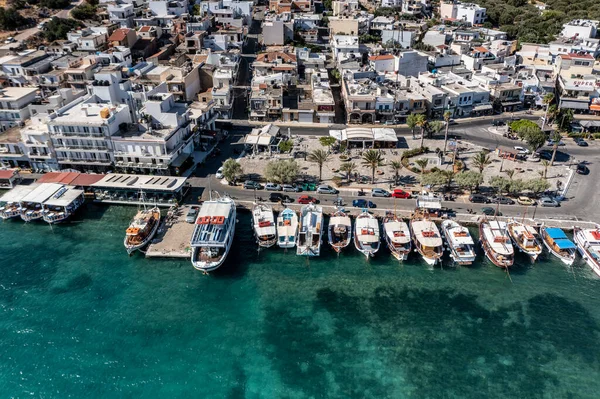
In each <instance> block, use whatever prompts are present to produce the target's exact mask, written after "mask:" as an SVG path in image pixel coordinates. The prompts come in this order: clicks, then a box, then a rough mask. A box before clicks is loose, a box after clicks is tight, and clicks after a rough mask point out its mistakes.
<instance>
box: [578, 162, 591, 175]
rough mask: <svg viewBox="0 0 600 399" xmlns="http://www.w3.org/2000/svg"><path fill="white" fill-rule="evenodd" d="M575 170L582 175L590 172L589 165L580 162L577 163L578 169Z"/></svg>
mask: <svg viewBox="0 0 600 399" xmlns="http://www.w3.org/2000/svg"><path fill="white" fill-rule="evenodd" d="M575 172H577V173H579V174H580V175H587V174H588V173H590V170H589V169H588V167H587V166H585V165H584V164H582V163H580V164H579V165H577V169H576V170H575Z"/></svg>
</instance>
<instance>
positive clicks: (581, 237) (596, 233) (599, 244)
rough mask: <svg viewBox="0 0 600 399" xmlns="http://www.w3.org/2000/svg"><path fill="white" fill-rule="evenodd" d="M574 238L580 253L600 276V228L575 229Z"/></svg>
mask: <svg viewBox="0 0 600 399" xmlns="http://www.w3.org/2000/svg"><path fill="white" fill-rule="evenodd" d="M573 240H575V244H577V250H578V251H579V254H580V255H581V257H582V258H583V260H584V261H585V263H587V264H588V265H589V266H590V267H591V268H592V270H593V271H594V273H596V274H597V275H598V276H600V229H598V228H596V229H581V228H579V227H575V228H574V229H573Z"/></svg>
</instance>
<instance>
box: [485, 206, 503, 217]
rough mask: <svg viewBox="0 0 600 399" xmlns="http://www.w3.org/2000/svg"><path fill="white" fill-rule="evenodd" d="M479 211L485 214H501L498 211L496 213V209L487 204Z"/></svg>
mask: <svg viewBox="0 0 600 399" xmlns="http://www.w3.org/2000/svg"><path fill="white" fill-rule="evenodd" d="M481 212H482V213H483V214H484V215H486V216H502V212H500V211H498V213H496V210H495V209H494V208H490V207H489V206H486V207H483V208H481Z"/></svg>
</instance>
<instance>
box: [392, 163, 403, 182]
mask: <svg viewBox="0 0 600 399" xmlns="http://www.w3.org/2000/svg"><path fill="white" fill-rule="evenodd" d="M390 169H391V170H392V172H394V184H398V177H399V176H400V170H401V169H402V162H401V161H392V162H390Z"/></svg>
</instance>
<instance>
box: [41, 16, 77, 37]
mask: <svg viewBox="0 0 600 399" xmlns="http://www.w3.org/2000/svg"><path fill="white" fill-rule="evenodd" d="M80 26H82V24H81V22H79V21H76V20H74V19H70V18H56V17H55V18H52V19H51V20H50V21H48V22H47V23H46V29H45V30H44V32H43V35H44V38H45V39H46V40H48V41H49V42H53V41H55V40H64V39H66V38H67V33H69V31H71V30H73V29H76V28H79V27H80Z"/></svg>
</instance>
